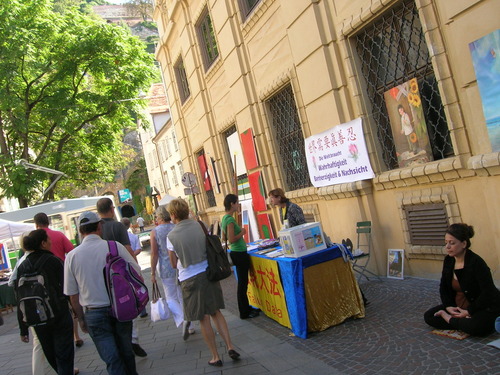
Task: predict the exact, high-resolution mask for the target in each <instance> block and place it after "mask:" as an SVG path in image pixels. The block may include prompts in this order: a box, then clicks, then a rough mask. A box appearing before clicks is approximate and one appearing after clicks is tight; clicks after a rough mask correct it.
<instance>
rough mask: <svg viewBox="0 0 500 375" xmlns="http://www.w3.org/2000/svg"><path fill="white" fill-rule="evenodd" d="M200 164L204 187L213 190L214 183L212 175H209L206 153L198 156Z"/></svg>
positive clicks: (206, 189)
mask: <svg viewBox="0 0 500 375" xmlns="http://www.w3.org/2000/svg"><path fill="white" fill-rule="evenodd" d="M198 165H199V166H200V172H201V176H202V177H203V187H204V188H205V191H209V190H212V183H211V182H210V176H209V175H208V168H207V161H206V160H205V154H203V155H200V156H198Z"/></svg>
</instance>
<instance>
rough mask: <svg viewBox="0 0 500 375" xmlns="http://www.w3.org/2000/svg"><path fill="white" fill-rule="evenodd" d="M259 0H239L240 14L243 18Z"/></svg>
mask: <svg viewBox="0 0 500 375" xmlns="http://www.w3.org/2000/svg"><path fill="white" fill-rule="evenodd" d="M259 2H260V0H240V7H241V14H242V15H243V20H245V19H246V18H247V17H248V15H249V14H250V13H251V12H252V10H253V8H255V6H256V5H257V4H258V3H259Z"/></svg>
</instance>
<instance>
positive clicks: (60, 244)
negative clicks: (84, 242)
mask: <svg viewBox="0 0 500 375" xmlns="http://www.w3.org/2000/svg"><path fill="white" fill-rule="evenodd" d="M42 229H43V230H45V231H46V232H47V235H48V236H49V237H50V241H52V247H51V249H50V251H51V252H52V254H54V255H55V256H56V257H58V258H59V259H61V260H62V261H63V262H64V259H65V258H66V254H67V253H69V252H70V251H71V250H73V248H74V246H73V244H72V243H71V241H70V240H68V238H67V237H66V236H65V235H64V233H62V232H59V231H58V230H52V229H50V228H42Z"/></svg>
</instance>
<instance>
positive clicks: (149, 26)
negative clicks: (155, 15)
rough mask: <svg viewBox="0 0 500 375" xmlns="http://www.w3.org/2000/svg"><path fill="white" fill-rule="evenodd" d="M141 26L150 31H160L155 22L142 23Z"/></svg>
mask: <svg viewBox="0 0 500 375" xmlns="http://www.w3.org/2000/svg"><path fill="white" fill-rule="evenodd" d="M139 25H141V26H142V27H145V28H146V29H149V30H153V31H158V26H156V22H153V21H142V22H141V23H139Z"/></svg>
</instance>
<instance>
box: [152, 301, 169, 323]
mask: <svg viewBox="0 0 500 375" xmlns="http://www.w3.org/2000/svg"><path fill="white" fill-rule="evenodd" d="M168 318H170V311H169V309H168V306H167V302H166V301H165V299H164V298H158V299H157V300H156V301H155V302H153V301H151V321H153V322H158V321H160V320H167V319H168Z"/></svg>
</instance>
